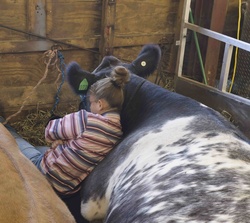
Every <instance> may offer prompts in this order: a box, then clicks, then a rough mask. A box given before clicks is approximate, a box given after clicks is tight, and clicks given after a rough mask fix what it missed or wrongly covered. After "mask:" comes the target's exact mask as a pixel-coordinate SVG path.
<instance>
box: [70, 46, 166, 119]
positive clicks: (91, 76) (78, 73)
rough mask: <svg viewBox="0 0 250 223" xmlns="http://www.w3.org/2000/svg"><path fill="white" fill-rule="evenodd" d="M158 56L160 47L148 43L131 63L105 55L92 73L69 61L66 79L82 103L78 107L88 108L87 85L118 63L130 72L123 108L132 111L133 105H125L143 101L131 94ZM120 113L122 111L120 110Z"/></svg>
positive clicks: (156, 64) (154, 64)
mask: <svg viewBox="0 0 250 223" xmlns="http://www.w3.org/2000/svg"><path fill="white" fill-rule="evenodd" d="M160 58H161V51H160V47H159V46H158V45H153V44H149V45H145V46H144V47H143V48H142V50H141V52H140V53H139V55H138V56H137V58H136V59H135V60H134V61H132V63H123V62H122V61H120V60H119V59H117V58H116V57H114V56H106V57H104V58H103V60H102V62H101V64H100V65H99V66H98V67H97V68H96V69H95V70H94V71H93V72H92V73H91V72H88V71H85V70H83V69H82V68H81V67H80V66H79V64H78V63H76V62H71V63H69V65H68V66H67V69H66V73H67V80H68V83H69V85H70V86H71V88H72V90H73V91H74V92H75V93H76V94H77V95H79V96H80V97H81V99H82V102H83V103H81V105H80V106H81V107H80V108H85V109H88V108H87V107H88V106H87V107H86V106H84V105H85V104H86V94H87V91H88V89H89V87H90V86H91V85H92V84H93V83H95V82H96V81H98V80H99V79H101V78H105V77H107V76H109V75H110V72H111V71H112V69H113V68H114V67H116V66H118V65H119V66H120V65H121V66H124V67H126V68H127V69H128V70H129V71H130V73H131V81H130V83H129V84H127V85H126V88H125V101H124V107H123V110H124V108H125V109H126V113H128V112H130V113H133V111H134V106H129V108H128V106H127V105H128V104H130V105H131V102H133V103H134V104H136V105H139V104H140V103H143V102H142V101H141V100H140V98H138V97H137V98H136V97H133V95H135V94H136V92H137V90H138V89H139V88H140V87H141V85H142V84H143V83H144V82H145V79H144V78H146V77H148V76H149V75H150V74H152V73H153V72H154V71H155V69H156V68H157V66H158V63H159V61H160ZM140 77H143V78H140ZM128 109H129V111H128ZM138 112H139V111H137V113H138ZM122 113H124V112H123V111H122ZM121 118H122V122H123V115H121ZM126 121H128V120H126Z"/></svg>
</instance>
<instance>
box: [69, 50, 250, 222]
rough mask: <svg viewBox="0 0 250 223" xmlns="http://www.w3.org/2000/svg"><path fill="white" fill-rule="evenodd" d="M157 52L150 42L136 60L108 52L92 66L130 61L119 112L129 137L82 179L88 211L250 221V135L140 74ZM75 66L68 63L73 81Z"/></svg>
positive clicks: (105, 68)
mask: <svg viewBox="0 0 250 223" xmlns="http://www.w3.org/2000/svg"><path fill="white" fill-rule="evenodd" d="M159 58H160V49H159V47H158V46H154V45H147V46H145V47H144V48H143V49H142V52H141V54H139V56H138V58H137V59H136V63H135V62H132V63H131V64H124V63H122V62H121V61H119V60H118V59H116V58H114V57H106V58H104V60H103V62H102V64H101V65H100V66H99V67H98V68H97V69H96V70H95V71H94V72H93V73H92V75H96V79H98V78H101V77H104V76H106V75H108V74H109V73H110V71H111V69H112V68H113V67H114V66H116V65H124V66H125V67H127V68H128V69H129V70H130V71H131V73H132V77H131V80H130V82H129V83H128V84H127V85H126V88H125V101H124V106H123V110H122V112H121V119H122V125H123V128H124V138H123V140H122V141H121V142H120V143H119V145H117V146H116V148H114V149H113V150H112V151H111V152H110V153H109V154H108V156H107V157H106V158H105V159H104V160H103V161H102V162H101V163H100V164H99V165H98V166H97V167H96V168H95V170H94V171H93V172H92V173H91V174H90V175H89V176H88V177H87V178H86V180H85V181H84V182H83V187H82V204H81V212H82V214H83V216H84V217H85V218H87V219H88V220H93V219H104V222H109V223H118V222H119V223H125V222H128V223H131V222H133V223H142V222H143V223H144V222H150V223H155V222H157V223H162V222H169V223H170V222H171V223H174V222H192V223H194V222H216V223H218V222H227V223H229V222H241V223H243V222H249V221H250V220H249V219H250V144H249V140H248V139H247V138H246V137H245V136H244V135H243V134H241V133H240V132H239V131H238V130H237V129H236V128H235V127H234V126H233V125H231V123H229V122H228V121H227V120H225V119H224V117H222V116H221V115H220V114H219V113H218V112H216V111H214V110H212V109H210V108H208V107H206V106H204V105H203V104H200V103H198V102H196V101H194V100H192V99H190V98H187V97H184V96H181V95H179V94H177V93H174V92H169V91H167V90H166V89H163V88H161V87H160V86H157V85H155V84H153V83H150V82H149V81H147V80H145V79H144V78H142V77H139V76H137V74H138V73H140V75H141V76H144V77H145V75H148V74H149V73H151V72H152V71H153V70H154V69H155V68H156V65H157V63H158V60H159ZM147 59H148V60H150V61H151V62H152V63H153V64H154V66H153V67H151V65H152V64H151V65H148V63H147V61H146V60H147ZM77 66H78V65H77V64H76V63H72V64H70V65H69V67H68V70H67V72H68V78H69V79H71V83H73V84H71V86H72V87H73V88H75V89H77V87H78V86H79V82H78V83H77V81H74V78H72V76H71V75H75V76H77V75H76V73H74V74H73V73H72V72H73V71H74V72H75V70H76V69H75V68H76V67H77ZM148 66H150V67H148ZM72 67H73V68H74V69H71V68H72ZM147 68H148V69H147ZM151 68H152V69H151ZM78 70H81V69H80V68H79V67H78ZM78 75H79V76H82V78H86V76H88V72H86V71H83V70H81V72H78ZM82 78H80V80H81V79H82ZM75 92H77V93H78V94H81V92H79V91H77V90H75Z"/></svg>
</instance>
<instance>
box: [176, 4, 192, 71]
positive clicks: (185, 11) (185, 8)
mask: <svg viewBox="0 0 250 223" xmlns="http://www.w3.org/2000/svg"><path fill="white" fill-rule="evenodd" d="M190 4H191V0H185V2H184V5H183V13H182V23H181V32H180V40H179V41H180V42H179V43H178V42H177V43H176V45H179V49H178V57H177V71H176V73H177V75H178V76H182V68H183V61H184V53H185V46H186V36H187V28H186V27H185V26H184V25H185V23H187V22H188V18H189V10H190Z"/></svg>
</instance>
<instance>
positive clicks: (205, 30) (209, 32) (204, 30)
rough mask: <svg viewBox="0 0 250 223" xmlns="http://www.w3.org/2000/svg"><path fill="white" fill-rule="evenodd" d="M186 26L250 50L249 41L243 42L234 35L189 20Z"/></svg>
mask: <svg viewBox="0 0 250 223" xmlns="http://www.w3.org/2000/svg"><path fill="white" fill-rule="evenodd" d="M184 27H185V28H188V29H190V30H193V31H195V32H198V33H201V34H203V35H206V36H209V37H211V38H214V39H217V40H220V41H221V42H224V43H227V44H230V45H233V46H236V47H239V48H241V49H243V50H246V51H248V52H250V44H249V43H246V42H243V41H241V40H237V39H235V38H233V37H230V36H226V35H223V34H221V33H218V32H215V31H212V30H209V29H206V28H202V27H200V26H197V25H193V24H191V23H188V22H186V23H185V25H184Z"/></svg>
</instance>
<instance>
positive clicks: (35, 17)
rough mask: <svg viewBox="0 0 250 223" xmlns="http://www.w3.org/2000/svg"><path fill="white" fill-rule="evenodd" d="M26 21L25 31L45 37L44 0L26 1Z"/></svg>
mask: <svg viewBox="0 0 250 223" xmlns="http://www.w3.org/2000/svg"><path fill="white" fill-rule="evenodd" d="M26 21H27V22H28V30H27V31H29V32H31V33H34V34H37V35H41V36H46V0H27V19H26ZM29 39H31V36H29Z"/></svg>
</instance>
